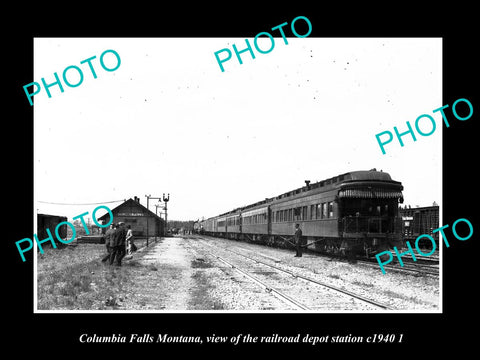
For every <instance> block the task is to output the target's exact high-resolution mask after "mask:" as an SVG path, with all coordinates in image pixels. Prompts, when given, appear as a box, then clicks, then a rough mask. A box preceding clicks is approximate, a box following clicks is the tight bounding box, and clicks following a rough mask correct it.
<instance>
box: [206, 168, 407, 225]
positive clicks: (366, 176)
mask: <svg viewBox="0 0 480 360" xmlns="http://www.w3.org/2000/svg"><path fill="white" fill-rule="evenodd" d="M351 181H352V182H353V181H379V182H381V181H385V182H390V183H396V184H399V185H400V184H401V183H400V182H398V181H394V180H392V177H391V176H390V174H389V173H386V172H383V171H382V170H380V171H377V169H375V168H373V169H370V170H358V171H350V172H347V173H344V174H340V175H337V176H333V177H331V178H328V179H325V180H321V181H317V182H315V183H312V184H309V185H305V186H302V187H299V188H297V189H294V190H290V191H288V192H286V193H283V194H280V195H278V196H275V197H272V198H265V199H264V200H261V201H258V202H256V203H253V204H250V205H246V206H241V207H238V208H236V209H233V210H230V211H228V212H225V213H223V214H220V215H218V216H215V217H219V216H228V215H233V214H236V213H238V212H239V211H245V210H248V209H253V208H256V207H259V206H262V205H265V206H266V205H267V204H269V203H271V202H273V201H275V200H280V199H284V198H287V197H290V196H294V195H297V194H300V193H302V192H305V191H311V190H314V189H317V188H319V187H327V186H329V187H332V186H337V185H339V184H340V183H348V182H351Z"/></svg>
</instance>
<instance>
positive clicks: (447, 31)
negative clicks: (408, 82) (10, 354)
mask: <svg viewBox="0 0 480 360" xmlns="http://www.w3.org/2000/svg"><path fill="white" fill-rule="evenodd" d="M265 4H266V3H265ZM265 4H264V5H265ZM440 4H446V3H438V5H437V6H435V7H428V8H420V7H418V4H416V5H409V4H407V3H405V2H402V3H389V4H388V5H383V6H382V7H380V8H379V7H376V6H366V5H365V4H360V3H356V5H354V6H352V5H351V4H348V3H344V2H342V3H339V4H338V5H335V6H333V5H330V6H324V5H322V2H318V4H316V3H313V5H305V6H303V7H301V6H294V5H293V4H289V3H284V4H282V3H274V4H271V5H266V6H263V7H261V8H260V7H259V5H258V4H257V5H255V6H249V5H247V4H246V3H234V4H232V3H222V4H220V5H217V6H211V7H209V6H207V5H206V4H196V5H194V6H191V5H189V4H187V3H182V4H181V6H179V8H177V9H175V8H174V6H171V5H169V6H166V5H164V4H162V3H150V4H141V3H140V2H135V3H134V4H127V3H125V2H123V3H119V2H117V3H112V4H109V5H107V6H105V9H100V8H99V6H98V4H93V3H82V4H75V5H72V6H68V5H62V6H45V5H34V6H33V7H32V6H29V7H27V6H26V5H25V8H22V9H17V8H15V7H12V9H15V10H9V14H8V15H7V14H5V17H6V18H10V20H9V22H8V23H7V22H6V23H4V24H3V25H2V28H4V32H3V33H4V39H5V41H4V50H5V51H4V55H3V60H2V62H4V66H3V68H4V69H3V70H4V78H6V79H7V84H6V85H7V86H5V84H4V88H5V89H6V91H4V92H3V95H4V96H5V95H6V96H7V98H6V99H5V98H4V105H5V112H4V116H3V123H4V129H5V131H4V137H3V139H4V142H3V146H4V151H3V154H4V171H3V177H4V178H5V179H6V180H7V182H6V184H7V186H6V187H5V182H4V183H3V184H4V195H5V197H4V207H5V208H6V210H7V211H6V213H5V212H4V216H3V225H4V226H3V227H2V228H3V229H4V231H3V232H4V233H5V235H6V236H4V237H3V239H2V240H3V246H2V249H3V250H4V252H3V254H2V255H3V256H2V258H3V261H2V267H4V270H3V275H4V280H5V282H4V286H3V287H2V289H3V290H2V298H3V301H4V302H5V305H4V307H3V308H4V310H5V311H4V321H3V322H2V323H3V328H4V329H5V331H4V334H5V335H2V336H3V339H2V343H3V344H5V345H6V347H7V349H12V350H17V353H25V351H28V350H29V349H31V350H33V351H34V352H42V353H44V354H45V355H47V354H48V355H49V356H51V357H56V355H55V354H57V355H59V356H62V357H64V356H65V355H67V354H68V355H70V356H76V355H77V354H78V355H82V354H85V355H87V354H88V355H90V356H91V355H95V354H98V355H99V356H100V354H101V353H102V352H103V351H105V350H108V351H109V353H110V354H115V355H119V354H122V355H126V354H127V352H126V351H133V352H134V353H138V354H139V355H141V354H143V355H147V354H150V353H151V354H155V356H160V357H162V356H168V355H167V354H166V353H165V351H167V350H174V351H175V353H177V352H184V351H195V354H197V355H198V354H200V352H202V351H207V352H209V353H213V352H221V351H232V350H235V352H236V353H239V352H243V351H248V352H251V351H255V350H257V349H260V348H261V349H262V350H268V351H272V352H276V353H280V352H283V351H284V350H285V349H287V348H288V349H291V350H298V351H299V352H301V353H302V354H304V353H305V352H306V351H308V352H312V353H314V354H317V355H321V354H324V352H325V351H328V352H331V351H334V352H335V353H337V354H338V355H341V354H342V353H343V352H344V351H346V350H352V349H353V350H357V351H358V352H356V354H358V355H359V356H360V354H363V355H361V356H374V355H378V356H390V355H391V354H395V353H396V354H399V355H402V356H413V355H414V356H415V357H418V356H419V355H421V354H422V353H425V354H430V355H432V354H434V353H437V352H438V353H439V354H440V353H442V352H443V351H444V350H447V349H452V350H458V349H462V352H461V353H465V352H466V351H468V349H469V348H473V346H474V344H475V341H476V340H477V337H476V334H478V331H476V322H475V321H474V318H473V317H474V315H475V314H476V307H477V301H476V297H475V293H474V292H475V290H476V289H475V287H476V284H477V283H478V281H477V279H476V275H477V273H478V272H477V271H475V269H476V258H475V257H476V254H477V251H478V238H479V236H478V235H479V233H480V227H479V221H478V214H477V213H476V212H474V211H473V205H474V204H476V199H477V197H478V196H477V193H478V191H479V190H478V189H477V187H476V184H477V183H478V181H476V178H477V177H478V176H477V173H476V168H477V167H478V163H479V161H478V157H477V153H478V152H476V151H475V150H476V147H475V146H474V144H475V140H476V136H477V133H476V132H475V130H476V129H477V123H478V121H479V113H480V106H479V103H478V87H476V88H475V91H474V83H475V85H477V84H478V79H479V76H478V70H477V66H476V65H477V63H475V64H474V61H476V60H478V57H477V55H476V51H477V47H478V37H475V36H474V32H473V31H474V28H475V25H477V26H478V19H474V13H475V12H476V10H475V9H474V7H473V6H469V5H464V4H461V3H458V2H456V3H455V4H448V6H447V5H440ZM300 15H302V16H306V17H307V18H308V19H309V20H310V21H311V23H312V28H313V31H312V33H311V35H310V36H309V37H442V38H443V103H442V104H438V107H440V106H442V105H444V104H449V105H450V107H449V108H448V109H447V110H446V114H447V116H448V118H449V119H450V128H448V129H447V128H445V126H444V128H443V159H444V162H443V164H444V165H443V177H444V180H443V209H441V211H443V224H450V226H451V224H452V223H453V222H454V221H455V220H457V219H458V218H467V219H468V220H470V222H471V223H472V224H473V226H474V234H473V236H472V237H471V238H470V239H469V240H467V241H464V242H461V241H458V240H456V239H454V237H453V235H451V230H449V229H448V230H447V231H446V233H447V235H450V236H449V240H450V245H451V246H450V248H448V249H446V248H444V257H443V259H444V261H443V271H444V277H443V280H444V281H443V314H416V313H396V314H377V315H376V314H61V313H59V314H34V313H33V276H32V274H33V257H32V255H31V254H32V252H30V253H29V254H28V255H27V256H26V257H27V261H26V262H25V263H22V262H21V259H20V257H19V255H18V251H17V249H16V246H15V241H18V240H20V239H22V238H25V237H32V235H33V233H34V232H35V231H34V229H33V216H32V214H34V207H33V107H31V106H30V105H29V103H28V100H27V99H26V96H25V93H24V91H23V85H25V84H28V83H30V82H32V81H34V80H35V79H34V78H33V38H34V37H132V36H134V37H186V36H188V37H212V36H215V37H230V36H236V37H240V38H250V39H251V38H253V37H254V36H255V35H256V34H257V33H259V32H262V31H268V30H269V29H270V28H272V27H273V26H276V25H279V24H281V23H283V22H288V23H289V24H290V23H291V21H292V20H293V19H294V18H295V17H297V16H300ZM475 21H477V23H475ZM299 33H303V32H302V31H301V30H300V29H299ZM170 56H174V54H170ZM192 61H195V54H192ZM212 61H214V57H213V53H212ZM477 62H478V61H477ZM475 80H476V82H475ZM392 86H393V87H394V86H395V84H392ZM412 86H415V85H414V84H412ZM459 98H467V99H468V100H470V102H471V103H472V104H473V108H474V113H473V116H472V117H471V118H470V119H469V120H467V121H458V120H456V119H455V118H454V117H453V115H452V112H451V105H452V104H453V102H454V101H455V100H457V99H459ZM430 110H433V109H425V113H429V111H430ZM430 113H431V112H430ZM405 120H409V119H405ZM410 120H411V119H410ZM356 121H361V119H356ZM42 141H48V139H44V140H42ZM59 151H61V150H59ZM412 161H415V159H412ZM68 173H69V170H68V165H66V169H65V174H66V176H65V181H68V176H67V174H68ZM433 176H435V175H434V174H432V177H433ZM425 186H428V184H425ZM5 230H6V231H5ZM83 333H89V334H93V333H96V334H97V335H98V336H108V335H111V334H122V335H129V334H131V333H138V334H143V333H150V334H153V335H155V334H159V333H160V334H165V333H168V334H171V335H186V336H188V335H190V336H209V335H211V334H212V333H215V334H216V335H220V336H232V335H237V334H239V333H242V334H247V333H248V334H251V335H252V336H270V335H272V334H273V333H278V334H279V335H281V336H295V335H297V334H298V333H300V334H301V337H303V335H305V334H307V333H308V334H310V335H314V336H325V335H330V336H333V335H348V334H352V335H354V336H364V337H366V336H369V335H372V334H374V333H382V334H387V333H394V334H397V336H398V335H399V334H404V335H403V341H402V343H401V344H365V343H363V344H317V345H316V346H314V347H313V346H311V345H309V344H286V345H283V344H275V345H271V344H240V345H237V346H235V347H234V346H233V345H230V344H207V343H206V342H205V341H204V343H203V345H187V344H157V343H153V344H81V343H80V342H79V336H80V335H81V334H83ZM7 349H5V350H7ZM60 350H61V351H60ZM360 351H361V352H360ZM364 351H365V352H364ZM103 354H105V353H103Z"/></svg>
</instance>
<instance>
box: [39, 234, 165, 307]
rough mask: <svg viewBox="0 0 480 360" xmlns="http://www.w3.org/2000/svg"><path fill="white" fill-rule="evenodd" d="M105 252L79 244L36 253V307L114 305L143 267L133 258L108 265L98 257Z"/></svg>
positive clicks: (100, 246)
mask: <svg viewBox="0 0 480 360" xmlns="http://www.w3.org/2000/svg"><path fill="white" fill-rule="evenodd" d="M105 254H106V251H105V247H104V246H103V245H98V244H82V245H79V246H77V247H75V248H73V249H72V248H65V249H51V250H50V251H48V252H47V251H46V252H45V254H43V255H42V256H39V257H38V258H37V260H38V263H37V307H38V309H39V310H102V309H115V308H118V306H119V304H120V303H121V300H123V297H124V296H125V293H126V292H127V291H128V289H130V288H131V287H132V284H134V283H135V280H136V278H137V277H138V274H139V272H140V271H142V270H143V269H145V267H143V266H142V265H141V264H140V263H139V262H138V261H137V260H130V261H124V262H123V266H122V267H116V266H110V265H108V264H107V263H102V262H101V261H100V260H101V258H102V257H103V255H105ZM150 270H153V269H150ZM154 270H157V269H156V268H155V269H154Z"/></svg>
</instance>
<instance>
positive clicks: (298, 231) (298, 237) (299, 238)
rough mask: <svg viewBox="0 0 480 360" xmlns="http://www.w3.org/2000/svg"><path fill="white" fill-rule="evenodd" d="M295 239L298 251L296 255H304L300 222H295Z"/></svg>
mask: <svg viewBox="0 0 480 360" xmlns="http://www.w3.org/2000/svg"><path fill="white" fill-rule="evenodd" d="M293 236H294V239H295V245H296V250H297V253H296V254H295V257H302V246H303V242H302V240H303V239H302V229H300V224H295V234H294V235H293Z"/></svg>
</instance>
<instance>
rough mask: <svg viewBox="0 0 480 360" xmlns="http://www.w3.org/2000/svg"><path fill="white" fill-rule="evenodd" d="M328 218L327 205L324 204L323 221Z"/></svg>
mask: <svg viewBox="0 0 480 360" xmlns="http://www.w3.org/2000/svg"><path fill="white" fill-rule="evenodd" d="M326 218H327V203H323V204H322V219H326Z"/></svg>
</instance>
